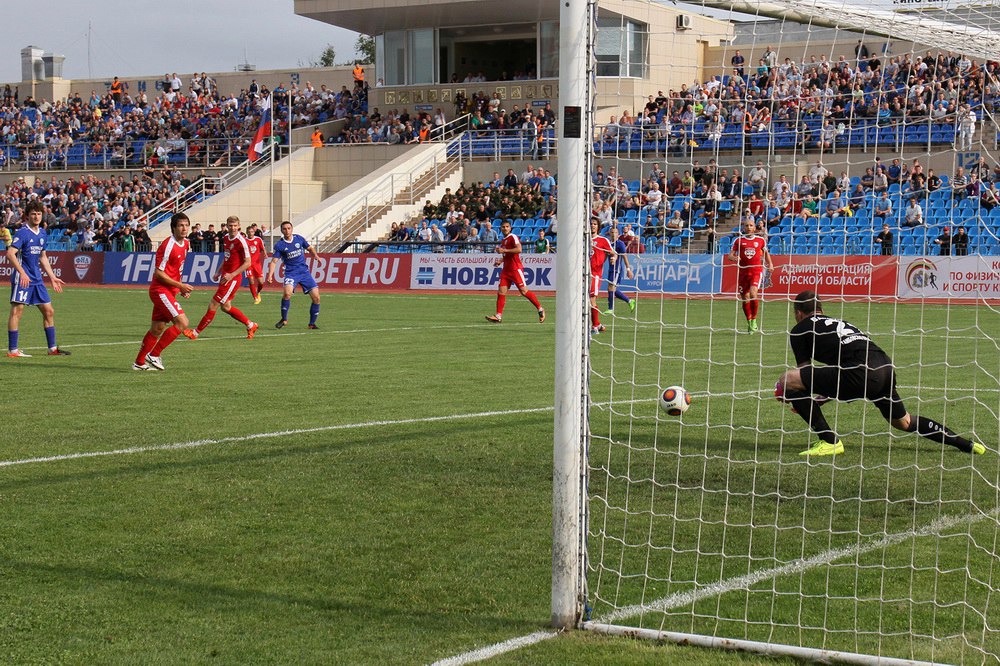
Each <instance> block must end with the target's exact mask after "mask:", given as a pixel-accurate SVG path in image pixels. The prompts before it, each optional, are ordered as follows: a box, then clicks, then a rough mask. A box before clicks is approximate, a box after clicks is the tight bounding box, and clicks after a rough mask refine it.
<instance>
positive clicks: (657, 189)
mask: <svg viewBox="0 0 1000 666" xmlns="http://www.w3.org/2000/svg"><path fill="white" fill-rule="evenodd" d="M594 13H595V16H594V17H593V26H594V28H595V30H594V35H593V38H592V39H591V42H590V45H589V51H588V53H589V59H590V62H591V74H592V78H591V81H592V82H593V87H594V91H593V95H592V99H591V101H592V113H593V122H592V127H591V130H592V141H591V142H590V144H589V152H590V162H589V164H590V169H589V171H590V173H589V174H587V177H586V180H587V193H586V197H587V199H586V200H587V201H588V207H589V208H590V211H588V212H593V214H594V215H596V216H597V217H598V218H599V220H600V228H601V233H602V234H603V235H605V236H610V235H611V229H615V230H617V232H618V236H619V237H620V238H621V240H622V241H623V242H624V243H625V245H626V247H627V250H628V253H627V254H626V255H625V257H626V258H627V260H628V262H629V268H630V272H631V274H632V275H630V276H629V275H627V276H625V277H623V278H621V280H620V282H619V284H618V286H619V287H620V291H621V294H620V295H616V294H614V293H611V294H610V296H609V292H608V289H607V287H608V283H607V281H606V280H604V281H602V282H601V286H600V292H599V294H598V296H597V297H596V304H597V308H598V310H599V311H600V314H599V317H600V323H601V326H603V327H604V330H603V331H597V332H594V333H592V334H591V335H590V336H587V338H588V339H587V341H586V343H585V353H584V363H585V364H586V367H587V372H586V380H585V381H586V384H587V385H586V387H585V388H586V390H585V391H584V394H585V395H586V398H585V400H584V402H585V403H586V404H585V405H584V407H583V408H582V412H581V413H582V414H585V415H586V424H585V426H584V430H585V432H584V434H583V437H582V440H583V458H584V460H583V469H584V471H585V473H584V474H583V477H584V481H583V483H582V488H581V495H582V501H581V507H582V508H581V515H582V527H581V534H585V536H584V537H583V538H581V550H582V551H583V552H582V554H581V563H582V564H581V567H582V569H583V575H582V576H581V582H580V586H581V589H580V590H579V599H580V604H581V607H582V608H581V611H580V613H581V615H582V617H581V618H580V620H581V621H580V624H581V626H583V627H585V628H589V629H595V630H600V631H607V632H611V633H616V632H617V633H628V634H629V635H646V636H649V637H653V638H657V639H668V640H680V641H687V642H690V643H696V644H703V645H707V646H728V647H734V646H735V647H740V648H746V649H753V650H758V651H763V652H773V653H779V654H789V655H794V656H799V657H804V658H816V659H820V658H823V659H826V658H832V659H843V660H847V661H854V662H857V663H866V662H871V663H876V662H877V663H896V662H894V661H893V660H911V661H926V662H947V663H997V662H1000V556H998V548H1000V483H998V481H1000V433H998V422H1000V201H998V202H997V203H994V199H995V198H996V194H995V193H996V190H997V186H998V184H1000V169H998V164H997V156H998V154H997V151H996V146H997V131H998V128H997V124H996V122H995V120H994V114H995V113H997V112H998V110H1000V109H998V105H1000V88H998V81H997V78H995V77H997V76H998V75H1000V68H998V65H997V63H996V61H998V60H1000V54H998V53H997V50H998V49H1000V25H998V24H997V19H998V17H1000V5H998V3H997V2H986V3H975V4H968V3H954V2H933V1H931V2H904V1H902V0H897V1H896V2H895V3H890V2H876V3H870V4H865V5H861V4H858V5H854V4H850V3H844V2H836V1H833V0H830V1H824V0H809V1H804V0H803V1H795V0H793V1H791V2H784V3H782V4H780V5H779V4H778V3H773V4H771V3H763V2H759V3H758V2H749V1H748V2H741V3H735V2H734V3H721V2H709V1H707V0H706V2H704V3H701V4H698V3H683V2H682V3H680V4H669V3H664V4H660V3H649V2H639V1H638V0H601V2H599V3H598V4H597V5H596V7H595V9H594ZM564 187H565V181H563V180H561V182H560V188H561V190H562V188H564ZM560 194H561V195H562V194H563V193H562V192H560ZM561 198H562V196H561ZM886 202H888V203H886ZM748 215H749V216H752V218H753V220H754V221H755V223H756V225H757V227H758V231H757V235H758V236H759V237H762V238H763V240H764V242H765V243H766V247H767V248H768V250H769V251H770V253H771V255H772V258H773V262H774V271H773V273H772V274H771V276H770V285H769V286H766V287H765V288H763V289H762V290H761V293H762V301H761V302H760V303H759V304H758V305H757V308H758V309H757V311H756V312H753V311H752V310H750V311H749V313H750V314H754V317H753V318H754V319H755V321H756V323H757V325H758V329H759V330H758V331H756V332H748V327H749V323H748V310H747V309H746V308H744V307H743V305H742V303H741V302H739V301H738V300H737V296H736V292H737V285H738V274H737V269H736V266H735V264H733V263H731V262H729V261H728V260H727V259H726V258H725V257H726V255H727V254H728V253H729V251H730V249H731V247H732V244H733V243H734V242H735V241H736V239H737V238H738V237H739V234H738V230H739V228H740V226H741V222H743V221H745V220H746V218H747V216H748ZM883 225H887V226H886V227H885V229H886V230H887V231H888V232H889V233H890V234H891V236H883V237H882V238H881V239H879V238H878V237H879V234H880V233H881V232H882V231H883ZM956 237H958V239H959V240H957V241H956ZM590 240H592V239H590V237H589V236H588V237H587V241H588V242H589V241H590ZM562 250H564V248H562V247H561V248H560V251H562ZM949 250H950V252H949ZM806 289H811V290H814V291H815V292H816V293H817V294H818V296H819V298H820V299H821V300H822V303H823V307H824V315H825V316H826V317H829V318H833V319H837V320H843V321H844V322H847V323H848V324H850V325H853V326H854V327H857V328H858V329H860V331H862V332H864V333H866V334H868V335H869V336H870V338H871V340H872V341H873V342H874V343H875V344H877V345H878V346H879V347H881V348H882V349H883V350H884V351H885V352H886V353H887V354H888V356H890V357H891V358H892V361H893V363H894V366H895V369H896V380H897V383H898V386H897V388H898V393H899V395H900V397H901V398H902V401H903V404H904V405H905V407H906V410H907V411H908V412H909V414H911V415H912V416H913V417H914V420H916V417H917V416H918V415H919V416H920V417H925V418H928V419H933V421H934V422H936V423H939V424H944V425H946V426H947V427H948V428H950V429H951V430H952V431H954V432H955V433H957V435H959V436H960V438H963V439H962V441H965V440H968V441H969V442H976V443H981V444H983V445H985V448H986V449H987V451H986V453H985V455H973V454H970V453H966V452H963V451H961V450H959V448H956V447H955V446H949V445H947V444H943V443H941V442H940V441H932V439H928V438H925V437H921V436H919V435H918V434H917V433H907V432H903V431H901V430H898V429H893V428H891V427H890V425H889V423H887V422H886V420H885V419H884V418H883V417H882V414H881V413H880V412H879V410H878V409H876V407H875V406H874V405H873V404H872V403H871V402H867V401H865V400H859V401H852V402H839V401H830V402H827V403H826V404H824V405H823V406H822V410H823V413H824V415H825V417H826V419H827V420H828V422H829V425H830V428H831V429H832V430H833V431H834V432H835V433H836V439H838V440H839V441H841V442H842V443H843V445H844V450H843V452H842V453H836V454H833V455H825V456H819V455H803V452H804V451H805V450H806V449H808V448H810V447H811V446H812V445H813V444H814V443H815V442H816V441H817V435H816V434H815V433H813V432H811V431H810V428H809V426H808V424H807V423H806V421H805V420H804V419H803V418H802V417H801V416H799V415H797V414H795V413H793V412H792V411H791V410H790V409H789V408H788V406H787V405H782V404H780V403H779V402H777V401H776V400H775V399H774V391H775V382H776V380H778V378H779V377H780V376H781V374H782V373H783V372H784V371H785V370H787V369H789V368H794V367H795V366H796V359H795V356H794V354H793V352H792V349H791V346H790V338H789V330H790V328H791V327H792V326H794V325H795V323H796V319H795V313H794V311H793V300H794V298H795V295H796V294H798V293H799V292H800V291H802V290H806ZM622 296H624V297H625V298H627V299H629V300H635V301H636V303H637V307H635V310H634V312H633V311H632V306H630V305H629V304H628V303H627V302H626V300H624V299H623V298H622ZM582 309H583V310H586V311H587V312H581V313H579V316H580V317H581V318H583V317H586V320H585V321H586V323H585V324H584V325H585V326H586V330H589V329H590V328H591V326H590V324H591V323H592V322H591V320H590V319H589V317H590V315H589V306H584V308H582ZM605 311H607V312H605ZM560 314H561V316H567V317H575V316H577V314H578V313H566V314H565V315H563V313H560ZM671 385H679V386H683V387H685V388H686V390H687V391H688V392H689V393H690V395H691V397H692V404H691V407H690V409H689V410H688V411H687V412H686V413H684V414H683V415H682V416H680V417H673V416H670V415H668V414H667V413H666V412H665V411H664V410H663V409H661V407H660V405H659V396H660V393H661V391H662V389H663V388H664V387H667V386H671ZM939 439H940V438H939ZM899 663H902V662H899ZM907 663H909V661H908V662H907Z"/></svg>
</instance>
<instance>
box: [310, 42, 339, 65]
mask: <svg viewBox="0 0 1000 666" xmlns="http://www.w3.org/2000/svg"><path fill="white" fill-rule="evenodd" d="M336 58H337V52H336V51H334V50H333V45H332V44H327V45H326V48H325V49H323V52H322V53H320V54H319V62H314V63H312V65H313V67H333V65H334V62H335V60H336Z"/></svg>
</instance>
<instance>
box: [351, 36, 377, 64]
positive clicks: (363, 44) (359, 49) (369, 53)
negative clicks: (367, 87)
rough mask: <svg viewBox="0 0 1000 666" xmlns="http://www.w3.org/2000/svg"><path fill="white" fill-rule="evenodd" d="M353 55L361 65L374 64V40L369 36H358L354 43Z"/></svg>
mask: <svg viewBox="0 0 1000 666" xmlns="http://www.w3.org/2000/svg"><path fill="white" fill-rule="evenodd" d="M354 53H356V54H357V56H358V60H360V61H361V64H362V65H371V64H374V63H375V38H374V37H372V36H371V35H358V41H356V42H354Z"/></svg>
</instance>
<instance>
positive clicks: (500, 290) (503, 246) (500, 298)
mask: <svg viewBox="0 0 1000 666" xmlns="http://www.w3.org/2000/svg"><path fill="white" fill-rule="evenodd" d="M500 233H501V234H502V235H503V240H502V241H500V244H499V245H497V253H498V254H499V255H500V257H499V258H498V259H497V260H496V261H494V262H493V265H494V266H503V269H502V270H501V271H500V284H499V286H498V287H497V313H496V314H494V315H486V321H491V322H493V323H494V324H499V323H500V320H501V318H502V317H503V306H504V305H505V304H506V303H507V290H508V289H510V285H514V286H515V287H517V290H518V291H519V292H521V295H522V296H524V297H525V298H527V299H528V300H529V301H531V304H532V305H534V306H535V307H536V308H537V309H538V323H541V322H543V321H545V308H543V307H542V305H541V303H539V302H538V297H537V296H535V295H534V294H533V293H531V291H530V290H529V289H528V285H526V284H525V282H524V264H522V263H521V240H520V239H519V238H518V237H517V235H516V234H512V233H511V231H510V222H508V221H506V220H504V221H503V222H501V223H500Z"/></svg>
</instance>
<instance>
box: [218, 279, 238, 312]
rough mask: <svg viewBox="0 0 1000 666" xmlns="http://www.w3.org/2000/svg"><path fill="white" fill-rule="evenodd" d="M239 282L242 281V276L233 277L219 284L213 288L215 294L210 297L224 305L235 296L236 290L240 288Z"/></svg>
mask: <svg viewBox="0 0 1000 666" xmlns="http://www.w3.org/2000/svg"><path fill="white" fill-rule="evenodd" d="M240 282H243V277H242V276H240V277H235V278H233V279H232V280H230V281H229V282H223V283H222V284H220V285H219V288H218V289H216V290H215V296H212V299H213V300H215V301H217V302H218V303H219V304H220V305H225V304H226V303H228V302H229V301H231V300H233V299H234V298H236V292H238V291H239V290H240Z"/></svg>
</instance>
